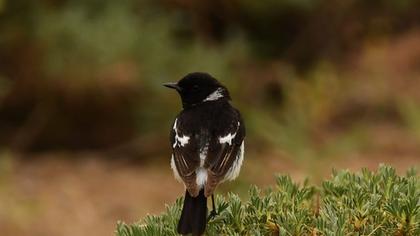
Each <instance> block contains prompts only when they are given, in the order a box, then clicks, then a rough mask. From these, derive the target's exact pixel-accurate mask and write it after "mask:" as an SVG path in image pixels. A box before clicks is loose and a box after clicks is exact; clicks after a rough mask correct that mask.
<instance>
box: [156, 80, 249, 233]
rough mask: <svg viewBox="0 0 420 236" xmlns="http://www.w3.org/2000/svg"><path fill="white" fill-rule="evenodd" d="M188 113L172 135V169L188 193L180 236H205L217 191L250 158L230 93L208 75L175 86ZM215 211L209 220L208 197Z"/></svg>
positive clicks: (181, 115)
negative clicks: (188, 235) (247, 155)
mask: <svg viewBox="0 0 420 236" xmlns="http://www.w3.org/2000/svg"><path fill="white" fill-rule="evenodd" d="M164 86H166V87H168V88H171V89H175V90H176V91H177V92H178V94H179V95H180V97H181V101H182V110H181V112H180V113H179V114H178V115H177V116H176V118H175V120H174V122H173V124H172V127H171V130H170V144H171V148H172V156H171V161H170V165H171V168H172V170H173V173H174V176H175V178H176V179H177V180H178V181H180V182H182V183H183V184H184V186H185V188H186V190H185V197H184V202H183V207H182V212H181V217H180V219H179V222H178V226H177V232H178V233H179V234H182V235H186V234H192V235H193V236H198V235H202V234H203V233H204V231H205V229H206V224H207V221H208V220H209V219H211V218H212V217H214V216H215V215H217V212H216V209H215V204H214V191H215V189H216V187H217V186H218V185H219V184H220V183H222V182H224V181H228V180H234V179H235V178H236V177H237V176H238V175H239V172H240V169H241V166H242V162H243V159H244V138H245V125H244V122H243V120H242V117H241V114H240V112H239V111H238V110H237V109H236V108H234V107H233V106H232V105H231V103H230V101H231V97H230V94H229V91H228V89H227V88H226V87H225V86H224V85H222V84H221V83H220V82H219V81H218V80H216V79H215V78H214V77H212V76H211V75H210V74H208V73H204V72H193V73H189V74H187V75H186V76H184V77H183V78H182V79H181V80H179V81H178V82H175V83H165V84H164ZM210 196H211V199H212V208H213V209H212V211H211V213H210V215H209V218H207V213H208V212H207V198H208V197H210Z"/></svg>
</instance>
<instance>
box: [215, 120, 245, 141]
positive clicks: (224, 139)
mask: <svg viewBox="0 0 420 236" xmlns="http://www.w3.org/2000/svg"><path fill="white" fill-rule="evenodd" d="M239 126H240V123H239V122H238V127H237V128H236V132H235V133H233V134H232V133H229V134H227V135H226V136H223V137H219V143H220V144H223V143H228V144H229V145H232V140H233V139H234V138H235V137H236V133H237V132H238V129H239Z"/></svg>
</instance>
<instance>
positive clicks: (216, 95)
mask: <svg viewBox="0 0 420 236" xmlns="http://www.w3.org/2000/svg"><path fill="white" fill-rule="evenodd" d="M222 91H223V88H218V89H216V91H214V92H212V93H211V94H210V95H209V96H207V97H206V99H204V100H203V102H207V101H215V100H217V99H219V98H222V97H224V96H223V93H222Z"/></svg>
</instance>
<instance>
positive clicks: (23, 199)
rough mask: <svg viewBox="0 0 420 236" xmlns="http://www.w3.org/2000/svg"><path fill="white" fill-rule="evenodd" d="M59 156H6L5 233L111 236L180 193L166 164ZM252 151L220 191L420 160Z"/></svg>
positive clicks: (1, 197) (2, 185) (1, 178)
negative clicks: (305, 159)
mask: <svg viewBox="0 0 420 236" xmlns="http://www.w3.org/2000/svg"><path fill="white" fill-rule="evenodd" d="M57 155H62V154H57ZM57 155H54V154H49V155H44V156H43V157H40V158H38V159H36V160H35V161H32V162H31V161H29V162H28V161H16V159H11V158H4V160H8V161H4V160H3V162H2V163H3V164H2V165H0V166H3V169H4V170H2V171H3V173H2V174H0V232H2V234H1V235H34V236H37V235H39V236H41V235H42V236H49V235H51V236H52V235H54V236H70V235H79V236H85V235H86V236H91V235H113V232H114V228H115V224H116V222H117V221H118V220H123V221H126V222H135V221H137V220H139V219H140V218H141V217H143V216H144V215H146V214H147V213H151V214H154V213H159V212H160V211H162V210H164V207H165V204H168V203H171V202H173V201H174V200H175V199H176V198H177V197H179V196H181V195H182V194H183V187H182V185H181V184H179V183H177V182H176V181H175V180H174V179H173V177H172V172H171V170H170V168H169V163H160V164H159V163H154V164H153V163H152V164H150V163H149V164H143V165H142V164H138V163H137V164H127V163H122V162H118V161H110V160H103V159H101V158H100V155H98V154H78V155H79V156H80V155H81V156H83V157H82V158H80V157H79V158H77V159H76V160H74V159H71V158H54V157H56V156H57ZM253 156H261V157H260V158H259V159H256V158H255V157H254V158H248V159H247V160H246V162H245V164H244V167H243V169H242V173H241V176H240V178H239V180H238V181H236V184H235V185H234V184H227V185H224V186H222V187H221V188H220V189H219V193H220V192H224V191H227V190H231V191H235V192H239V193H240V194H244V192H245V189H246V188H247V187H248V186H249V184H257V185H259V186H266V185H270V184H273V183H274V178H273V174H274V173H288V174H290V175H291V176H292V177H293V178H294V179H296V180H297V181H300V180H302V179H303V178H304V177H306V176H311V177H312V179H315V182H316V181H317V180H316V179H318V178H319V177H321V176H328V175H329V173H330V169H331V168H332V167H335V168H339V169H340V168H349V169H352V170H358V169H360V168H361V167H369V168H370V169H375V168H376V167H377V166H378V164H379V163H388V164H391V165H393V166H394V167H396V168H397V170H398V171H399V172H403V171H405V170H406V169H407V168H409V167H412V166H419V164H420V158H419V156H416V155H399V156H398V158H392V157H389V156H386V155H374V154H369V156H367V155H366V153H365V154H363V155H358V154H353V155H351V156H348V157H344V158H341V159H340V160H335V161H334V162H332V161H331V160H323V161H317V162H316V163H317V164H314V162H313V163H312V164H310V163H300V164H299V163H295V162H294V161H291V160H290V159H287V158H282V157H281V154H279V153H275V152H273V153H271V154H265V155H257V154H253ZM12 160H15V161H12ZM333 163H334V164H333ZM267 167H268V168H267ZM314 169H316V171H314Z"/></svg>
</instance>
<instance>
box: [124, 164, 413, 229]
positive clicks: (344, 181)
mask: <svg viewBox="0 0 420 236" xmlns="http://www.w3.org/2000/svg"><path fill="white" fill-rule="evenodd" d="M247 197H248V200H247V201H243V200H241V199H240V198H239V196H238V195H236V194H232V193H229V194H228V195H227V196H225V197H222V196H220V195H219V196H217V197H216V205H217V212H218V215H217V216H216V217H215V218H213V219H212V220H210V222H209V223H208V226H207V231H206V234H207V235H420V181H419V177H418V176H417V174H416V171H415V170H414V169H412V170H409V171H408V172H407V174H406V175H405V176H398V175H397V174H396V172H395V169H393V168H391V167H388V166H381V167H379V169H378V170H377V171H376V172H371V171H368V170H366V169H363V170H362V171H361V173H351V172H349V171H340V172H336V171H333V175H332V178H331V179H329V180H326V181H324V182H323V183H322V185H321V187H319V188H317V187H314V186H310V185H308V182H307V181H305V182H304V183H303V184H302V185H301V184H296V183H294V182H293V181H292V180H291V178H290V177H289V176H278V177H277V178H276V185H275V186H274V187H272V188H269V189H267V190H265V191H262V190H260V189H259V188H257V187H255V186H252V187H251V188H250V189H249V193H248V196H247ZM181 205H182V199H178V200H177V201H176V202H175V204H173V205H171V206H167V207H166V212H164V213H163V214H161V215H159V216H147V217H145V218H144V219H142V220H141V221H140V222H139V223H136V224H132V225H127V224H125V223H122V222H119V223H118V225H117V230H116V235H117V236H140V235H177V234H176V233H175V232H176V225H177V220H178V218H179V215H180V211H181Z"/></svg>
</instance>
